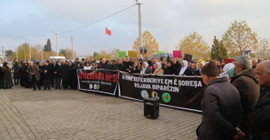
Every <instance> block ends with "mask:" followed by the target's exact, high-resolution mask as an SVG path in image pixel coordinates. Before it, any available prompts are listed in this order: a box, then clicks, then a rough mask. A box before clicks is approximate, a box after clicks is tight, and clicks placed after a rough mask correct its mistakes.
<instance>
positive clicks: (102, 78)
mask: <svg viewBox="0 0 270 140" xmlns="http://www.w3.org/2000/svg"><path fill="white" fill-rule="evenodd" d="M77 74H78V84H79V90H85V91H92V92H98V93H105V94H110V95H115V93H116V89H117V82H118V72H117V71H110V70H101V69H99V70H78V72H77Z"/></svg>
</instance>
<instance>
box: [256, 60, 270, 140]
mask: <svg viewBox="0 0 270 140" xmlns="http://www.w3.org/2000/svg"><path fill="white" fill-rule="evenodd" d="M255 78H256V79H257V80H258V83H259V85H260V86H261V91H260V92H261V93H260V97H259V100H258V103H257V105H256V107H255V108H256V109H255V113H254V119H253V121H254V122H253V127H252V131H253V133H252V134H253V136H252V140H269V139H270V60H265V61H262V62H261V63H259V64H258V66H257V68H256V76H255Z"/></svg>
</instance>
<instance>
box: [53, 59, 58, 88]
mask: <svg viewBox="0 0 270 140" xmlns="http://www.w3.org/2000/svg"><path fill="white" fill-rule="evenodd" d="M52 78H53V83H54V88H55V89H60V66H59V64H58V63H56V61H55V60H53V61H52Z"/></svg>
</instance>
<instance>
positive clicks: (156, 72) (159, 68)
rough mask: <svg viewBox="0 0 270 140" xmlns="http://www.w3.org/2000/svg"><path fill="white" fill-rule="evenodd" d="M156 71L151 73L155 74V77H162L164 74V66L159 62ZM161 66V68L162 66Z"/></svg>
mask: <svg viewBox="0 0 270 140" xmlns="http://www.w3.org/2000/svg"><path fill="white" fill-rule="evenodd" d="M156 64H157V67H158V68H157V69H156V70H155V71H154V72H153V74H156V75H162V74H164V69H165V68H164V67H165V65H164V64H161V63H160V62H157V63H156ZM162 65H163V66H162Z"/></svg>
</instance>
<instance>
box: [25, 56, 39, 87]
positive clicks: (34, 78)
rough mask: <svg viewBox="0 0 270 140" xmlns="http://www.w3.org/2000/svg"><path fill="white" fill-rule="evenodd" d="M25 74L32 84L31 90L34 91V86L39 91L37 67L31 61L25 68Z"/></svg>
mask: <svg viewBox="0 0 270 140" xmlns="http://www.w3.org/2000/svg"><path fill="white" fill-rule="evenodd" d="M27 72H28V78H29V81H30V82H31V83H32V87H33V90H36V86H37V87H38V89H39V90H41V88H40V83H39V80H40V73H39V67H38V66H37V65H36V64H34V62H33V61H30V64H29V66H28V68H27Z"/></svg>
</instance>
